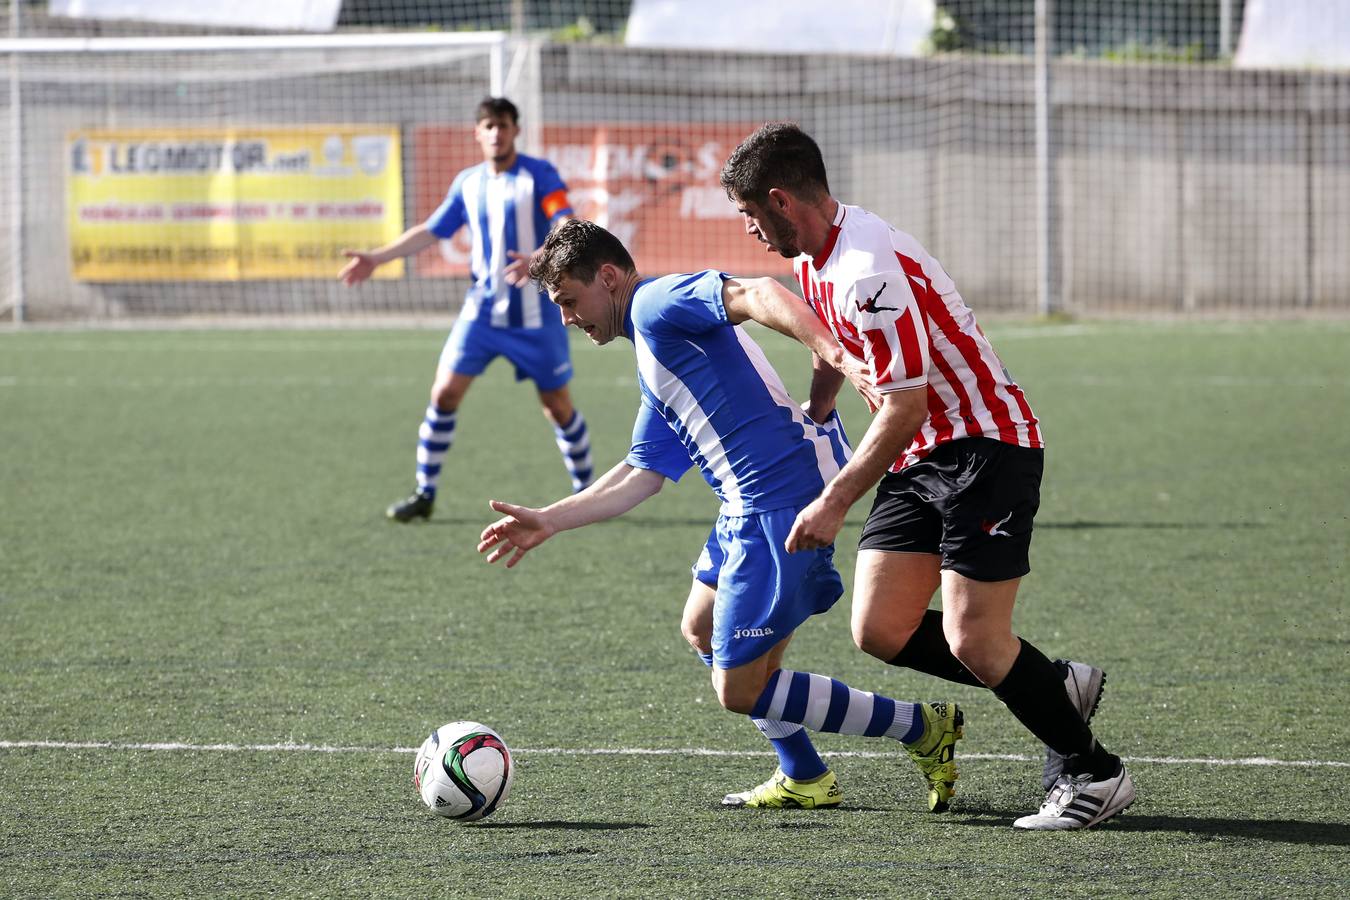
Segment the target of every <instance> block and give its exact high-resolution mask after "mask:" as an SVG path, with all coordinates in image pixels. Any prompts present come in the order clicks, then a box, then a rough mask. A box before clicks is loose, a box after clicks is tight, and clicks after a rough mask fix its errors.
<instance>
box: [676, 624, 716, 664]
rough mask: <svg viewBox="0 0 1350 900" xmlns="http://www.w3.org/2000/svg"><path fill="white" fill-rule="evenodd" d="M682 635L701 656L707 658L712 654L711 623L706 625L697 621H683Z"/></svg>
mask: <svg viewBox="0 0 1350 900" xmlns="http://www.w3.org/2000/svg"><path fill="white" fill-rule="evenodd" d="M680 635H681V636H682V637H683V638H684V639H685V641H687V642H688V643H689V646H691V647H693V648H694V652H696V653H698V654H699V655H701V656H707V655H708V654H710V653H712V627H711V623H706V624H705V623H703V622H701V621H700V620H697V619H683V620H681V621H680Z"/></svg>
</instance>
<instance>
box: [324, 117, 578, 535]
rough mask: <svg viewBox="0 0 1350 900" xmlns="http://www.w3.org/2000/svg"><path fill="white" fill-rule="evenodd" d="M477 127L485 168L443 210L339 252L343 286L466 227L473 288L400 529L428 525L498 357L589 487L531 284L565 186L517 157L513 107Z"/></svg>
mask: <svg viewBox="0 0 1350 900" xmlns="http://www.w3.org/2000/svg"><path fill="white" fill-rule="evenodd" d="M475 121H476V123H477V124H476V125H475V126H474V138H475V139H476V140H477V142H478V146H479V147H480V148H481V149H482V151H483V162H482V163H480V164H479V165H476V166H472V167H470V168H468V169H465V170H464V171H463V172H460V173H459V175H457V176H456V177H455V180H454V183H453V184H451V186H450V190H449V192H448V193H447V194H446V197H445V202H443V203H442V204H441V206H440V207H439V208H438V209H437V210H436V211H435V212H434V213H432V214H431V216H430V218H428V219H427V220H426V221H425V222H423V223H422V224H420V225H415V226H413V227H412V228H409V229H408V230H407V231H405V232H404V233H403V234H402V235H401V236H400V237H398V238H397V239H395V240H394V241H393V242H392V243H389V244H386V245H385V246H383V247H379V248H377V249H375V250H371V251H369V252H359V251H355V250H347V251H345V253H346V255H347V256H348V257H349V259H350V261H349V262H348V263H347V265H346V266H345V267H344V268H343V269H342V271H341V273H339V275H338V277H339V278H340V279H341V280H342V281H343V283H344V284H346V285H348V286H349V287H350V286H352V285H355V284H359V283H361V282H363V281H365V280H366V279H367V278H369V277H370V276H371V274H372V273H374V271H375V270H376V269H377V268H378V267H379V266H381V265H383V264H384V263H386V262H389V261H390V260H394V259H399V258H400V257H404V256H411V255H412V254H414V253H417V252H418V251H420V250H423V249H425V248H427V247H430V246H431V245H432V244H434V243H436V242H437V241H440V240H445V239H448V238H450V237H452V236H453V235H454V234H455V232H457V231H459V229H460V228H463V227H466V226H467V227H468V229H469V232H470V234H471V236H472V240H473V252H472V266H471V268H472V271H473V286H472V287H470V288H469V292H468V294H467V295H466V296H465V298H464V308H463V309H462V310H461V311H460V314H459V318H458V319H456V320H455V326H454V328H453V329H452V330H451V332H450V336H449V337H448V338H447V339H446V342H445V348H444V349H443V350H442V351H441V357H440V361H439V363H438V364H437V367H436V379H435V381H434V383H433V384H432V386H431V402H430V404H429V405H428V406H427V409H426V413H425V417H424V419H423V422H422V425H421V427H420V428H419V429H418V443H417V487H416V489H415V490H414V491H413V493H412V495H411V496H410V497H408V498H407V499H406V500H402V501H399V502H398V503H395V504H393V505H392V506H390V507H389V509H388V510H387V515H388V516H389V518H391V519H394V520H395V521H399V522H409V521H412V520H413V519H417V518H422V519H426V518H430V516H431V511H432V508H433V505H434V503H435V501H436V489H437V486H438V484H439V481H440V475H441V467H442V465H443V464H444V461H445V456H446V454H447V453H448V452H449V450H450V445H451V444H452V443H454V438H455V425H456V421H457V418H458V412H457V411H458V410H459V405H460V403H461V402H463V400H464V395H465V394H466V393H467V392H468V390H469V387H470V386H471V385H472V384H473V380H474V378H476V377H478V376H479V375H481V374H483V370H484V369H486V368H487V366H488V364H489V363H491V362H492V361H493V360H494V359H496V358H497V357H498V356H505V357H506V358H507V359H508V360H510V362H511V363H512V364H513V365H514V366H515V367H516V380H517V381H523V380H525V379H526V378H528V379H530V380H532V381H533V382H534V384H535V387H536V388H537V389H538V392H539V403H540V404H541V405H542V406H543V408H544V415H545V416H546V417H547V418H548V420H549V421H550V422H551V423H552V424H553V431H554V437H555V439H556V441H557V445H558V450H559V451H560V452H561V453H562V458H563V464H564V465H565V466H566V467H567V472H568V474H569V475H570V476H571V479H572V489H573V490H574V491H579V490H581V489H582V488H584V487H585V486H586V485H588V484H590V481H591V474H592V466H591V441H590V435H589V434H588V432H587V429H586V420H585V419H584V418H583V417H582V415H581V412H580V411H578V410H577V409H576V408H575V407H574V406H573V405H572V396H571V393H570V392H569V391H568V389H567V383H568V382H569V381H570V380H571V379H572V360H571V356H570V353H569V351H568V348H567V331H566V327H565V326H564V325H563V324H562V319H561V318H559V316H558V311H557V309H556V308H555V307H554V306H553V304H551V303H549V302H548V298H547V297H545V296H544V295H543V294H542V293H541V292H540V291H539V290H537V289H536V288H535V287H534V286H533V285H532V284H530V282H529V263H530V256H531V254H533V253H534V252H535V251H536V250H537V249H538V247H539V245H540V243H542V242H543V239H544V237H545V236H546V235H547V234H548V232H549V229H550V228H552V227H554V226H555V225H556V224H558V223H559V222H562V221H565V220H566V219H567V218H568V217H569V216H571V214H572V209H571V207H570V206H569V205H568V200H567V186H566V185H564V184H563V180H562V177H561V176H559V174H558V171H557V169H555V168H553V165H552V164H551V163H549V162H548V161H547V160H543V159H536V158H535V157H533V156H526V155H525V154H523V153H518V152H516V143H515V142H516V136H517V135H519V134H520V124H519V116H518V114H517V112H516V107H515V105H514V104H513V103H511V101H510V100H507V99H505V98H503V97H486V98H484V99H483V101H482V102H481V103H479V104H478V110H477V117H476V120H475Z"/></svg>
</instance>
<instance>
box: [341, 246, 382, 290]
mask: <svg viewBox="0 0 1350 900" xmlns="http://www.w3.org/2000/svg"><path fill="white" fill-rule="evenodd" d="M342 255H343V256H345V257H347V264H346V265H345V266H343V267H342V271H341V272H339V273H338V281H341V282H342V283H343V284H345V285H346V286H347V287H352V286H353V285H358V284H360V283H361V282H363V281H365V280H366V279H367V278H369V277H370V276H371V275H372V274H374V272H375V269H376V268H377V267H378V266H379V263H377V262H376V261H375V257H373V256H371V255H370V254H369V253H362V252H361V251H359V250H343V251H342Z"/></svg>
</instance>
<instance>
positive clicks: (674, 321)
mask: <svg viewBox="0 0 1350 900" xmlns="http://www.w3.org/2000/svg"><path fill="white" fill-rule="evenodd" d="M726 277H727V276H725V275H723V274H722V273H721V272H716V271H711V270H709V271H705V272H697V273H694V274H691V275H667V276H665V277H664V278H655V279H651V280H647V281H643V282H641V283H640V284H639V285H638V288H637V291H636V292H635V293H634V295H633V302H632V304H631V305H630V306H629V310H628V321H627V322H626V323H625V325H626V328H627V331H628V335H629V337H631V338H632V339H633V344H634V346H635V347H636V348H637V368H638V385H639V387H640V388H641V391H642V405H641V406H640V407H639V409H638V416H637V421H636V422H635V423H634V425H633V445H632V448H631V449H630V450H629V452H628V457H627V458H626V460H625V462H627V463H628V464H629V465H631V466H633V467H635V468H639V469H649V470H652V471H655V472H658V473H660V474H661V475H664V476H665V477H667V478H669V479H671V480H672V481H676V480H679V478H680V476H681V475H683V474H684V472H685V471H686V470H688V468H689V466H690V464H691V463H693V464H694V465H697V466H698V467H699V470H700V471H701V472H702V473H703V477H704V479H705V480H706V481H707V482H708V484H710V485H711V486H712V489H713V491H715V492H716V493H717V496H718V497H719V498H720V499H721V501H722V514H723V515H728V516H744V515H751V514H755V513H763V512H769V511H771V510H776V509H784V508H787V507H798V508H800V507H802V506H805V505H806V504H807V503H809V502H811V501H812V500H814V499H815V498H816V496H817V495H819V494H820V492H821V490H822V489H823V488H824V487H825V485H826V484H827V483H828V482H829V481H830V479H832V478H834V476H835V475H837V474H838V473H839V470H840V469H841V468H842V467H843V465H844V464H845V463H846V462H848V457H849V450H848V446H847V444H846V443H844V441H843V440H842V439H841V434H840V432H839V431H838V430H836V429H832V428H826V427H822V426H820V425H817V424H816V423H815V422H813V421H811V419H810V418H808V417H807V416H806V414H805V413H804V412H802V409H801V407H800V406H798V405H797V403H796V402H795V401H793V399H792V398H791V397H790V396H788V392H787V390H786V388H784V387H783V382H782V380H781V379H780V378H779V377H778V373H777V372H775V371H774V370H773V367H772V366H770V365H769V362H768V360H767V359H765V357H764V351H763V350H761V349H760V348H759V345H758V344H756V343H755V342H754V341H753V340H751V339H750V336H749V335H747V334H746V333H745V331H744V329H742V328H741V327H740V326H738V325H732V324H731V322H730V321H728V320H727V313H726V309H725V308H724V307H723V306H722V283H723V281H724V280H725V278H726Z"/></svg>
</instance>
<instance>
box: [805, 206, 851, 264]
mask: <svg viewBox="0 0 1350 900" xmlns="http://www.w3.org/2000/svg"><path fill="white" fill-rule="evenodd" d="M844 215H845V211H844V204H842V203H840V204H839V209H837V210H836V211H835V213H834V222H833V223H832V224H831V225H830V233H829V234H827V235H825V246H824V247H822V248H821V250H820V253H819V254H818V255H816V256H813V257H811V265H812V266H813V267H814V268H815V270H816V271H817V272H819V271H820V270H821V269H823V268H824V267H825V263H826V261H827V260H829V258H830V254H831V253H833V252H834V245H835V244H836V243H837V242H838V241H839V229H840V227H841V226H842V225H843V224H844Z"/></svg>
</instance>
